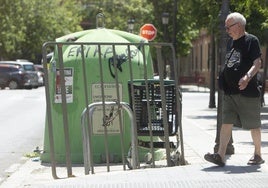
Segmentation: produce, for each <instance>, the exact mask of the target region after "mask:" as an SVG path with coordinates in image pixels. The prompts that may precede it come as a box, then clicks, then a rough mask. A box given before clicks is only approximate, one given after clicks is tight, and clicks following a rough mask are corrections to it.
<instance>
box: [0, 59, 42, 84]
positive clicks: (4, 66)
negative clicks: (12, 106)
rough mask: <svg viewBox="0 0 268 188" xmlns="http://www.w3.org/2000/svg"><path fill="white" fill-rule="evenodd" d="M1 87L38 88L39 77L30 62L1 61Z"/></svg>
mask: <svg viewBox="0 0 268 188" xmlns="http://www.w3.org/2000/svg"><path fill="white" fill-rule="evenodd" d="M0 87H1V89H4V88H6V87H9V88H10V89H19V88H29V89H31V88H37V87H38V76H37V72H36V71H35V68H34V65H33V63H31V62H28V61H0Z"/></svg>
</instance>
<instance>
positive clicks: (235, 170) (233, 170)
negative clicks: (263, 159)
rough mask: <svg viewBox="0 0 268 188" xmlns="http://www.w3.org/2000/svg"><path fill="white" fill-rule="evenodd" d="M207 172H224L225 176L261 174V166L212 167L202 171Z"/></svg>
mask: <svg viewBox="0 0 268 188" xmlns="http://www.w3.org/2000/svg"><path fill="white" fill-rule="evenodd" d="M202 171H205V172H224V173H225V174H244V173H254V172H261V165H254V166H248V165H247V166H234V165H226V166H225V167H219V166H212V167H208V168H204V169H202Z"/></svg>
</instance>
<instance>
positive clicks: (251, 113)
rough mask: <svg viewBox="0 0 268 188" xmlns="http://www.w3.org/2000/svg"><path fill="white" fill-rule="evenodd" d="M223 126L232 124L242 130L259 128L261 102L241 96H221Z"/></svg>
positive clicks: (257, 99)
mask: <svg viewBox="0 0 268 188" xmlns="http://www.w3.org/2000/svg"><path fill="white" fill-rule="evenodd" d="M222 110H223V115H222V123H223V124H234V125H237V126H242V127H243V128H244V129H255V128H259V127H261V100H260V98H258V97H257V98H250V97H245V96H243V95H240V94H237V95H224V96H223V109H222Z"/></svg>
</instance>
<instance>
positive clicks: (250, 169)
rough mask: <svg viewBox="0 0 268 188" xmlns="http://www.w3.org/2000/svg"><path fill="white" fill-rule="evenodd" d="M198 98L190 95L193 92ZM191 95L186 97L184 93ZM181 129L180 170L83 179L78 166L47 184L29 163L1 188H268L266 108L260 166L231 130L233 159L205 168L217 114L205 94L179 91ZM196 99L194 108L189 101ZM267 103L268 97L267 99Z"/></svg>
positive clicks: (44, 174) (242, 135) (247, 143)
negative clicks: (253, 163)
mask: <svg viewBox="0 0 268 188" xmlns="http://www.w3.org/2000/svg"><path fill="white" fill-rule="evenodd" d="M197 89H199V92H193V91H197ZM189 90H191V92H188V91H189ZM183 91H184V92H183V115H182V117H183V118H182V126H183V136H184V147H185V159H186V160H187V161H188V162H189V163H190V164H189V165H185V166H176V167H164V168H144V169H138V170H126V171H123V170H122V169H123V167H122V166H112V167H111V172H106V167H102V168H98V170H96V173H95V174H93V175H91V174H90V175H84V168H83V166H75V167H73V174H74V175H75V176H76V177H73V178H65V177H66V175H67V171H66V168H64V167H58V168H57V173H58V176H59V177H62V178H61V179H58V180H54V179H53V178H52V173H51V168H50V166H46V165H45V164H41V163H40V161H36V162H35V161H32V160H31V159H28V160H26V162H25V163H24V164H23V165H21V166H18V167H15V168H16V170H15V172H14V173H13V174H11V176H10V177H9V178H7V180H6V181H5V182H4V183H2V184H1V185H0V187H3V188H9V187H12V188H16V187H18V188H21V187H38V188H39V187H62V188H63V187H64V188H69V187H70V188H71V187H75V188H88V187H90V188H108V187H109V188H117V187H119V188H125V187H126V188H138V187H139V188H140V187H144V188H158V187H159V188H160V187H161V188H173V187H174V188H175V187H176V188H178V187H224V188H226V187H228V188H229V187H243V188H247V187H248V188H251V187H256V188H258V187H263V188H264V187H268V165H267V164H268V106H265V107H264V108H263V112H262V119H263V120H262V123H263V129H262V141H263V142H262V153H263V158H264V160H265V161H266V163H265V164H263V165H261V166H248V165H247V161H248V160H249V158H250V157H251V155H252V152H253V145H252V144H251V136H250V132H249V131H244V130H241V129H238V128H235V129H234V131H233V139H234V143H233V145H234V148H235V154H234V155H231V156H227V163H226V166H225V167H217V166H215V165H213V164H210V163H208V162H206V161H205V160H204V159H203V156H204V154H205V153H207V152H213V148H214V145H215V136H216V117H217V110H216V109H209V108H208V100H209V93H208V89H207V90H206V89H204V88H197V87H196V86H193V87H190V88H189V87H186V88H184V90H183ZM193 97H194V98H198V102H196V103H194V104H193V102H192V101H191V100H192V98H193ZM266 98H267V99H266V101H268V96H266Z"/></svg>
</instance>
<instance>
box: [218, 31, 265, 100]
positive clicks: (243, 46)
mask: <svg viewBox="0 0 268 188" xmlns="http://www.w3.org/2000/svg"><path fill="white" fill-rule="evenodd" d="M260 56H261V50H260V45H259V40H258V38H257V37H256V36H254V35H251V34H245V35H244V36H242V37H241V38H239V39H237V40H232V39H231V40H230V41H229V42H228V45H227V54H226V59H225V68H224V72H223V75H224V82H225V87H224V92H225V93H226V94H239V93H240V94H242V95H244V96H247V97H259V96H260V91H259V88H258V83H257V77H256V75H255V76H254V77H253V78H252V79H251V80H250V81H249V83H248V85H247V87H246V88H245V89H244V90H239V85H238V82H239V80H240V79H241V78H242V77H243V76H245V75H246V73H247V72H248V70H249V69H250V67H251V66H252V65H253V62H254V60H255V59H257V58H259V57H260Z"/></svg>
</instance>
